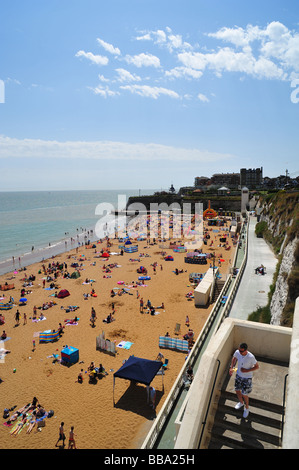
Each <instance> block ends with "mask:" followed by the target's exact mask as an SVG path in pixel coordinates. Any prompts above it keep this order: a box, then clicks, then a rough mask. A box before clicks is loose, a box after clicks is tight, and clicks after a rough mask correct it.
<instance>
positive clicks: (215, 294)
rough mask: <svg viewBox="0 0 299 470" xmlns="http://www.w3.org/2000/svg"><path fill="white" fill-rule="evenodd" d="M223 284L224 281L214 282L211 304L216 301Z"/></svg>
mask: <svg viewBox="0 0 299 470" xmlns="http://www.w3.org/2000/svg"><path fill="white" fill-rule="evenodd" d="M224 284H225V281H220V280H219V279H217V280H216V282H215V287H214V292H213V297H212V303H214V302H216V300H217V299H218V297H219V295H220V292H221V291H222V288H223V286H224Z"/></svg>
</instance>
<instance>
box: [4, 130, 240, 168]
mask: <svg viewBox="0 0 299 470" xmlns="http://www.w3.org/2000/svg"><path fill="white" fill-rule="evenodd" d="M0 158H22V159H27V158H38V159H46V160H48V161H49V162H50V161H51V159H56V158H58V159H61V158H66V159H82V160H89V159H92V160H111V159H112V160H125V161H126V160H128V161H131V160H141V161H152V160H157V161H158V160H169V161H182V162H185V161H193V162H197V163H198V162H204V163H206V162H207V161H209V162H218V161H219V162H222V161H226V160H227V159H234V158H235V157H234V156H233V155H230V154H224V153H223V154H222V153H217V152H210V151H208V150H201V149H196V148H180V147H172V146H167V145H160V144H155V143H149V144H144V143H136V144H131V143H128V142H111V141H93V142H82V141H67V142H59V141H49V140H38V139H15V138H11V137H6V136H0Z"/></svg>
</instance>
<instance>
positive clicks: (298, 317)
mask: <svg viewBox="0 0 299 470" xmlns="http://www.w3.org/2000/svg"><path fill="white" fill-rule="evenodd" d="M282 448H283V449H299V297H298V298H297V300H296V305H295V311H294V320H293V334H292V343H291V355H290V365H289V376H288V379H287V400H286V413H285V425H284V432H283V440H282Z"/></svg>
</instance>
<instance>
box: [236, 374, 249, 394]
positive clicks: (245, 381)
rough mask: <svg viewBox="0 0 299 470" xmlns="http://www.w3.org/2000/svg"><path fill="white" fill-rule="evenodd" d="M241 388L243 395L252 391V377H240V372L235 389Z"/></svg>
mask: <svg viewBox="0 0 299 470" xmlns="http://www.w3.org/2000/svg"><path fill="white" fill-rule="evenodd" d="M238 390H240V391H241V392H242V395H249V393H250V392H251V391H252V378H251V377H250V378H247V377H240V376H239V375H238V374H237V375H236V379H235V391H238Z"/></svg>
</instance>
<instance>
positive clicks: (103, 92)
mask: <svg viewBox="0 0 299 470" xmlns="http://www.w3.org/2000/svg"><path fill="white" fill-rule="evenodd" d="M87 88H89V89H90V90H92V91H93V93H94V94H95V95H100V96H103V98H107V97H108V96H118V95H119V92H117V91H113V90H110V89H109V88H108V87H105V88H104V87H102V86H101V85H98V86H97V87H87Z"/></svg>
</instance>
